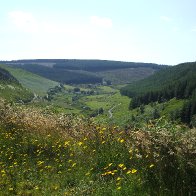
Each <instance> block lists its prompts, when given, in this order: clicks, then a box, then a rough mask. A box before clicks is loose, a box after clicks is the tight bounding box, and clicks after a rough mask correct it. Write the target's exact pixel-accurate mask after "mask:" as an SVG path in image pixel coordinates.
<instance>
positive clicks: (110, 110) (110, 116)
mask: <svg viewBox="0 0 196 196" xmlns="http://www.w3.org/2000/svg"><path fill="white" fill-rule="evenodd" d="M119 105H121V103H119V104H118V105H115V106H113V107H112V108H110V109H109V110H108V113H109V118H112V116H113V114H112V110H113V109H114V108H116V107H117V106H119Z"/></svg>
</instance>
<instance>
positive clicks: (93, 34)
mask: <svg viewBox="0 0 196 196" xmlns="http://www.w3.org/2000/svg"><path fill="white" fill-rule="evenodd" d="M0 26H1V28H0V60H16V59H35V58H62V59H106V60H120V61H134V62H152V63H159V64H170V65H175V64H178V63H182V62H187V61H196V1H195V0H6V1H5V0H0Z"/></svg>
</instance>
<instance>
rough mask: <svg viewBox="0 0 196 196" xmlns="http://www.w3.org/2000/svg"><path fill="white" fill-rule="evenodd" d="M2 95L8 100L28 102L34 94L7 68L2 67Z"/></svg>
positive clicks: (0, 80)
mask: <svg viewBox="0 0 196 196" xmlns="http://www.w3.org/2000/svg"><path fill="white" fill-rule="evenodd" d="M0 97H1V98H4V99H6V100H8V101H15V102H21V101H22V102H28V101H30V100H31V99H32V98H33V94H32V93H31V92H30V91H29V90H27V89H25V88H23V87H22V86H21V84H20V83H19V82H18V80H17V79H16V78H15V77H14V76H13V75H11V74H10V73H9V72H8V71H7V70H5V69H3V68H2V67H0Z"/></svg>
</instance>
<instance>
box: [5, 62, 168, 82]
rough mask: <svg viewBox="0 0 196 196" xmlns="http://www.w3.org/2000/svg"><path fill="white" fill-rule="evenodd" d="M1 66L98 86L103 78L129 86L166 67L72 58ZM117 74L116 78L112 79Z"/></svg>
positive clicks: (11, 63) (61, 80)
mask: <svg viewBox="0 0 196 196" xmlns="http://www.w3.org/2000/svg"><path fill="white" fill-rule="evenodd" d="M4 63H5V64H9V65H11V66H15V67H19V68H22V69H25V70H27V71H30V72H33V73H35V74H38V75H40V76H43V77H46V78H48V79H51V80H54V81H57V82H61V83H67V84H70V83H73V84H78V83H101V82H102V80H103V79H104V80H106V81H107V80H109V81H111V82H112V83H130V82H132V81H136V80H139V79H143V78H145V77H148V76H149V75H152V74H153V73H154V72H155V71H158V70H160V69H163V68H165V67H166V66H164V65H157V64H152V63H134V62H121V61H106V60H74V59H64V60H63V59H36V60H18V61H6V62H4ZM118 73H120V77H119V79H118V80H116V76H117V75H118ZM136 75H137V77H135V76H136Z"/></svg>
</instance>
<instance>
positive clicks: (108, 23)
mask: <svg viewBox="0 0 196 196" xmlns="http://www.w3.org/2000/svg"><path fill="white" fill-rule="evenodd" d="M90 21H91V24H93V25H95V26H99V27H106V28H111V27H112V20H111V19H110V18H106V17H99V16H91V18H90Z"/></svg>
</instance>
